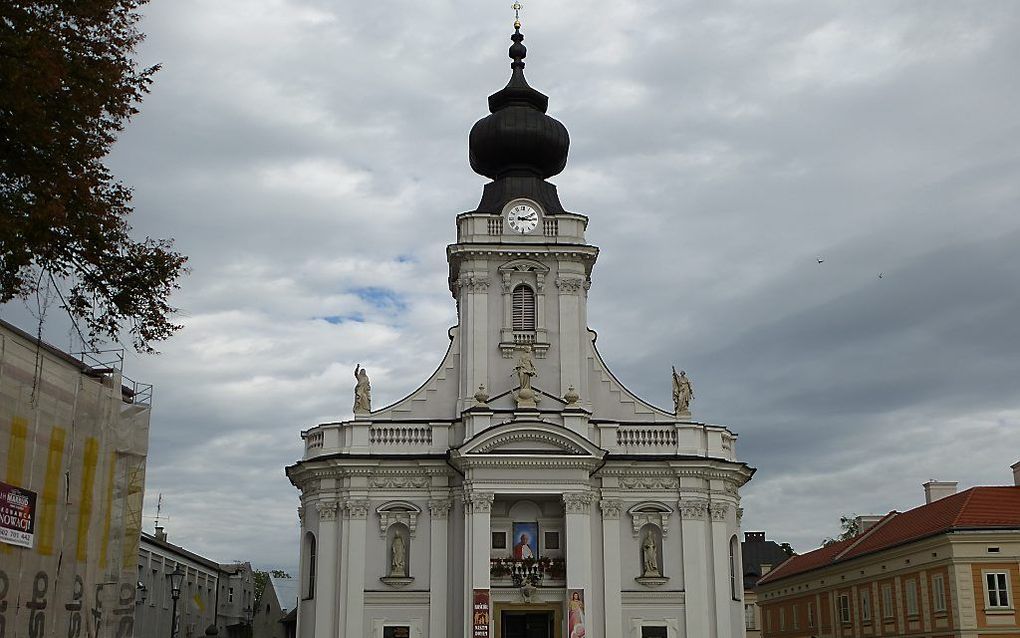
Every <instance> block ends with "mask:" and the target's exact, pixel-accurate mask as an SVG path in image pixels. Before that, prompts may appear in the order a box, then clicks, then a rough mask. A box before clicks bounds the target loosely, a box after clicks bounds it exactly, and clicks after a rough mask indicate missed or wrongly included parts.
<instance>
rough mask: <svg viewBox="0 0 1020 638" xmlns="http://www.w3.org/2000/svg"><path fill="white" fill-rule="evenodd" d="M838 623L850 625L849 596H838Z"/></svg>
mask: <svg viewBox="0 0 1020 638" xmlns="http://www.w3.org/2000/svg"><path fill="white" fill-rule="evenodd" d="M839 622H841V623H843V624H844V625H849V624H850V596H849V595H847V594H840V595H839Z"/></svg>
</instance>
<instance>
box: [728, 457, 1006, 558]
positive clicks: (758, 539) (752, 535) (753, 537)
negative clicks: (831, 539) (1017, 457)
mask: <svg viewBox="0 0 1020 638" xmlns="http://www.w3.org/2000/svg"><path fill="white" fill-rule="evenodd" d="M1017 465H1020V463H1018V464H1017ZM744 542H745V543H764V542H765V532H744Z"/></svg>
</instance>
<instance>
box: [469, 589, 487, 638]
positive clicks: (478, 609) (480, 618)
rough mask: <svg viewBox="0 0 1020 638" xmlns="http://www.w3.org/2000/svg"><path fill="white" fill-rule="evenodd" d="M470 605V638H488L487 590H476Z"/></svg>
mask: <svg viewBox="0 0 1020 638" xmlns="http://www.w3.org/2000/svg"><path fill="white" fill-rule="evenodd" d="M472 600H473V604H472V605H471V628H472V629H471V638H489V590H488V589H476V590H475V591H474V596H473V597H472Z"/></svg>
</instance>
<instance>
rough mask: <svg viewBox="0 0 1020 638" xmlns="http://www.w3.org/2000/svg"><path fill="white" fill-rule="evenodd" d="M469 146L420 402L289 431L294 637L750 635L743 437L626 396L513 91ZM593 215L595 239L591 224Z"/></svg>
mask: <svg viewBox="0 0 1020 638" xmlns="http://www.w3.org/2000/svg"><path fill="white" fill-rule="evenodd" d="M514 26H515V32H514V34H513V35H512V37H511V40H512V42H513V44H512V46H511V47H510V58H511V59H512V60H513V62H512V63H511V65H510V67H511V69H512V73H511V77H510V81H509V83H508V84H507V85H506V87H505V88H503V89H502V90H500V91H497V92H496V93H494V94H492V95H491V96H489V111H490V114H489V115H488V116H486V117H484V118H482V119H481V120H479V121H478V122H477V123H476V124H475V125H474V127H473V128H472V129H471V134H470V139H469V145H470V149H469V151H470V162H471V168H472V169H474V171H475V172H477V173H479V174H480V175H483V176H485V177H487V178H488V179H489V180H490V181H489V182H488V183H487V184H486V185H485V187H484V189H483V191H482V196H481V201H480V202H479V204H478V207H477V208H476V209H475V210H472V211H469V212H465V213H461V214H459V215H457V216H456V218H455V220H454V222H455V224H456V243H453V244H451V245H449V246H448V247H447V251H446V252H447V259H448V261H449V268H450V277H449V284H450V291H451V293H452V294H453V297H454V299H455V300H456V304H457V318H458V323H457V325H456V326H454V327H453V328H451V329H450V331H449V337H450V346H449V350H448V351H447V352H446V356H445V357H444V358H443V360H442V363H440V365H439V367H438V368H437V369H436V370H435V372H433V373H432V376H430V377H429V378H428V379H427V380H426V381H425V382H424V383H423V384H422V385H421V387H419V388H418V389H417V390H415V391H414V392H412V393H411V394H410V395H408V396H407V397H406V398H404V399H401V400H400V401H398V402H396V403H394V404H393V405H389V406H386V407H382V408H377V409H376V408H373V406H372V404H371V389H370V380H369V375H368V371H366V370H364V369H360V368H359V369H357V370H356V371H355V377H356V379H357V380H356V388H355V404H354V418H353V419H352V420H348V421H341V422H335V423H323V424H320V425H317V426H315V427H313V428H311V429H309V430H306V431H304V432H302V433H301V436H302V439H303V440H304V448H305V451H304V456H303V458H302V459H301V460H300V461H298V462H297V463H295V464H294V465H291V466H289V467H288V468H287V476H288V477H289V478H290V480H291V482H292V483H293V484H294V486H295V487H297V488H298V490H300V492H301V506H300V508H299V517H300V520H301V563H300V572H299V573H300V576H299V578H300V582H301V592H300V594H301V595H300V598H301V601H300V605H299V608H298V613H297V617H298V634H297V635H298V637H299V638H327V637H328V638H338V637H339V638H363V637H364V638H489V637H494V638H617V637H621V636H625V637H630V638H685V637H689V638H729V637H731V636H732V637H736V636H743V633H744V622H743V603H742V600H741V598H742V593H743V584H742V569H741V565H740V549H739V542H738V540H737V534H738V529H739V527H740V516H741V509H740V497H739V489H740V487H741V486H742V485H744V484H745V483H746V482H747V481H748V480H749V479H750V478H751V475H752V473H753V469H752V468H750V467H748V466H747V465H746V464H745V463H742V462H740V461H738V460H737V457H736V454H735V445H734V444H735V441H736V435H735V434H733V433H732V432H730V430H729V429H727V428H726V427H725V426H721V425H710V424H707V423H703V422H700V421H696V420H694V419H693V418H692V415H691V413H690V409H689V407H690V402H691V399H692V398H693V394H692V392H691V385H690V381H689V380H688V379H687V377H686V375H685V374H683V373H680V374H677V373H676V371H675V370H674V372H673V398H674V406H673V410H665V409H662V408H659V407H656V406H654V405H651V404H650V403H648V402H647V401H644V400H643V399H641V398H640V397H638V396H636V395H635V394H633V393H632V392H631V391H630V390H628V389H627V388H626V387H625V386H624V385H623V384H622V383H621V382H620V381H619V380H618V379H617V378H616V377H615V376H613V373H612V372H611V371H610V370H609V368H608V367H607V366H606V363H605V362H604V361H603V359H602V357H601V355H600V354H599V352H598V350H597V348H596V347H595V338H596V335H595V332H594V331H593V330H591V329H590V328H589V327H588V313H587V295H588V290H589V288H590V286H591V284H592V277H591V275H592V270H593V267H594V265H595V261H596V258H597V257H598V253H599V250H598V248H597V247H596V246H593V245H591V244H589V243H587V241H586V240H585V230H586V229H587V227H588V222H589V220H588V217H587V216H585V215H582V214H579V213H574V212H569V211H567V210H565V209H564V208H563V206H562V204H561V203H560V199H559V196H558V194H557V190H556V186H554V185H553V184H551V183H550V182H548V181H546V180H547V179H548V178H550V177H552V176H554V175H556V174H558V173H560V172H561V171H562V170H563V169H564V167H565V165H566V162H567V151H568V146H569V137H568V135H567V130H566V128H565V127H564V126H563V124H561V123H560V122H559V121H557V120H555V119H553V118H552V117H550V116H549V115H547V114H546V110H547V106H548V98H547V97H546V96H545V95H543V94H542V93H540V92H539V91H537V90H535V89H533V88H532V87H531V86H529V85H528V83H527V81H526V80H525V78H524V58H525V54H526V49H525V47H524V44H523V40H524V36H523V35H522V34H521V32H520V23H519V22H516V23H515V25H514ZM597 220H598V218H597V216H596V217H595V220H594V221H595V222H596V223H597Z"/></svg>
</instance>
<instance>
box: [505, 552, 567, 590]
mask: <svg viewBox="0 0 1020 638" xmlns="http://www.w3.org/2000/svg"><path fill="white" fill-rule="evenodd" d="M489 575H490V576H492V577H493V578H506V577H507V576H509V577H511V578H513V579H514V581H517V580H518V579H520V580H521V581H522V582H524V581H528V582H531V584H533V585H538V584H540V583H541V582H542V579H544V578H545V577H546V576H548V577H549V578H552V579H555V580H561V579H563V578H565V577H566V575H567V562H566V561H565V560H563V559H562V558H549V557H547V556H543V557H541V558H520V559H517V558H509V557H508V558H493V559H491V560H490V561H489ZM535 581H537V582H535Z"/></svg>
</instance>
